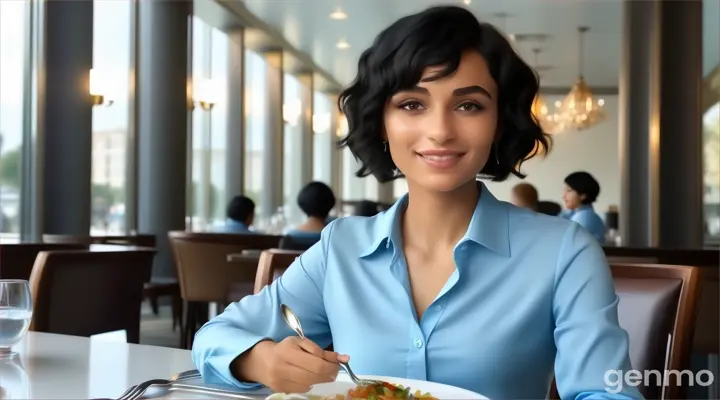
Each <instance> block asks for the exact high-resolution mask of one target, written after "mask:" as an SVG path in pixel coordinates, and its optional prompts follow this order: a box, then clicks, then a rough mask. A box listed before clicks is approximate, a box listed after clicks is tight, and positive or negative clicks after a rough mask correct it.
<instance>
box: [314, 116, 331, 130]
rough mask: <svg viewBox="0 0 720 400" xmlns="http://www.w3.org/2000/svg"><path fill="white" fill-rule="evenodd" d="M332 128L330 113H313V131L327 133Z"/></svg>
mask: <svg viewBox="0 0 720 400" xmlns="http://www.w3.org/2000/svg"><path fill="white" fill-rule="evenodd" d="M329 129H330V113H329V112H326V113H322V114H314V115H313V132H315V133H325V132H327V131H328V130H329Z"/></svg>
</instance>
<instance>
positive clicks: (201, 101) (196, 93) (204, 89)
mask: <svg viewBox="0 0 720 400" xmlns="http://www.w3.org/2000/svg"><path fill="white" fill-rule="evenodd" d="M219 97H220V88H219V86H218V84H217V82H215V81H213V80H212V79H195V80H194V81H193V100H194V102H195V105H196V106H199V107H200V108H201V109H203V110H205V111H210V110H212V108H213V107H214V106H215V104H217V100H218V98H219Z"/></svg>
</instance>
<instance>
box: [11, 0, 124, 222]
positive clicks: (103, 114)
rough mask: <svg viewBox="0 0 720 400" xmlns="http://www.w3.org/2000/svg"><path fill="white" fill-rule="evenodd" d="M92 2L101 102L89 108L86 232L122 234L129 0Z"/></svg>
mask: <svg viewBox="0 0 720 400" xmlns="http://www.w3.org/2000/svg"><path fill="white" fill-rule="evenodd" d="M94 1H95V3H94V4H93V13H94V15H93V70H92V73H91V78H90V79H91V81H90V85H91V90H92V91H94V92H96V93H99V94H102V95H103V97H104V103H103V104H100V105H96V106H95V107H94V108H93V122H92V126H93V135H92V167H91V168H92V175H91V176H92V177H91V182H92V189H91V207H92V209H91V211H90V212H91V224H90V234H92V235H121V234H125V230H126V229H125V198H126V182H125V181H126V171H127V167H128V165H127V161H126V159H127V143H128V131H129V127H130V123H131V121H130V101H129V88H130V87H131V86H130V83H131V82H130V56H131V53H130V52H131V46H130V43H131V42H130V40H131V37H132V32H131V26H132V24H131V22H132V19H131V18H132V13H131V5H132V4H131V0H114V1H107V0H94ZM11 3H12V2H11Z"/></svg>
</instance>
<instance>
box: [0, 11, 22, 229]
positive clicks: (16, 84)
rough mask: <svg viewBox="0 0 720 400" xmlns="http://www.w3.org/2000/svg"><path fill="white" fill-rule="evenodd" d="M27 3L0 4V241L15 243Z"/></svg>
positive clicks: (20, 187)
mask: <svg viewBox="0 0 720 400" xmlns="http://www.w3.org/2000/svg"><path fill="white" fill-rule="evenodd" d="M28 11H29V2H28V1H0V240H8V239H17V238H18V237H19V233H20V208H21V202H22V201H25V200H26V199H23V198H22V179H23V178H22V177H23V174H22V169H23V168H22V155H23V124H24V119H25V117H26V116H25V111H24V110H25V108H24V106H23V103H24V102H25V96H27V93H25V88H24V80H25V78H26V76H25V70H26V65H25V50H26V47H27V46H28V44H29V43H28V42H29V40H28V37H27V35H26V33H25V32H26V29H27V20H28Z"/></svg>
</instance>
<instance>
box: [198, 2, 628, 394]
mask: <svg viewBox="0 0 720 400" xmlns="http://www.w3.org/2000/svg"><path fill="white" fill-rule="evenodd" d="M537 90H538V82H537V78H536V76H535V74H534V72H533V71H532V69H530V67H528V66H527V65H526V64H525V63H524V62H522V61H521V59H520V58H519V57H518V55H517V54H515V52H514V51H513V49H512V47H511V46H510V44H509V43H508V41H507V40H506V39H505V38H504V37H503V36H502V35H501V34H500V33H499V32H498V31H497V30H496V29H495V28H494V27H492V26H491V25H488V24H486V23H481V22H479V21H478V20H477V19H476V18H475V17H474V16H473V15H472V14H471V13H470V12H469V11H468V10H467V9H464V8H460V7H435V8H430V9H427V10H425V11H423V12H421V13H418V14H414V15H410V16H408V17H405V18H402V19H400V20H398V21H397V22H395V23H394V24H392V25H391V26H390V27H389V28H387V29H386V30H384V31H383V32H382V33H380V35H378V37H377V38H376V40H375V42H374V43H373V45H372V46H371V47H370V48H369V49H367V50H366V51H365V52H364V53H363V54H362V56H361V57H360V61H359V64H358V75H357V78H356V79H355V81H354V83H353V84H352V85H351V86H350V87H349V88H348V89H347V90H346V91H345V92H343V93H342V94H341V96H340V100H339V105H340V107H341V108H342V111H343V112H344V113H345V115H346V116H347V119H348V134H347V136H346V137H345V138H344V140H343V144H344V145H345V146H346V148H348V149H349V150H350V151H351V152H352V153H353V155H354V156H355V157H356V158H357V159H358V161H359V163H360V168H359V170H358V171H357V175H358V176H360V177H363V176H369V175H374V177H375V178H376V179H377V180H379V181H381V182H387V181H391V180H393V179H396V178H398V177H400V176H403V175H404V176H405V177H406V178H407V182H408V193H407V194H405V195H404V196H403V197H402V198H400V199H399V200H397V202H396V203H395V204H394V205H393V206H392V207H390V209H389V210H387V211H385V212H382V213H379V214H377V215H375V216H372V217H362V216H351V217H345V218H339V219H336V220H334V221H333V222H331V223H330V224H328V225H327V226H326V227H325V229H324V230H323V232H322V234H321V238H320V241H319V242H318V243H317V244H315V245H314V246H312V247H311V248H310V249H308V250H307V251H306V252H304V253H303V254H302V255H301V256H300V257H298V259H297V260H296V261H295V262H294V263H293V264H292V265H291V266H290V267H289V268H288V269H287V270H286V271H285V273H284V274H283V275H282V276H281V277H280V278H279V279H277V280H276V281H275V282H274V283H273V284H271V285H270V286H267V287H265V288H264V289H263V290H262V291H261V292H259V293H258V294H256V295H254V296H248V297H245V298H243V299H242V300H241V301H239V302H237V303H235V304H232V305H230V306H229V307H228V308H227V309H226V310H225V312H224V313H223V314H221V315H219V316H218V317H216V318H214V319H213V320H211V321H210V322H208V324H206V325H205V326H204V327H203V328H202V329H200V331H198V333H197V336H196V338H195V342H194V348H193V357H194V360H195V363H196V365H197V367H198V369H199V370H200V371H201V372H202V374H203V378H204V379H205V380H206V381H207V382H209V383H224V384H231V385H235V386H237V387H239V388H248V389H249V388H255V387H257V386H259V385H260V384H262V385H266V386H269V387H270V388H271V389H272V390H274V391H277V392H285V393H303V392H307V391H308V390H309V389H310V387H311V386H313V385H317V384H320V383H323V382H331V381H334V380H335V379H336V377H337V373H338V363H339V362H349V363H350V364H351V367H352V370H353V371H355V372H356V373H358V374H362V375H372V376H382V377H388V378H383V380H385V381H388V382H396V379H398V380H399V379H402V378H407V379H412V380H415V381H419V382H425V383H427V382H426V381H429V382H434V383H441V384H445V385H450V386H453V387H456V388H462V389H465V390H468V391H472V392H476V393H479V394H480V395H482V396H486V397H489V398H497V399H540V398H545V396H546V394H547V393H548V386H549V385H548V383H549V382H550V381H551V379H552V376H553V373H554V375H555V377H556V380H557V382H558V388H559V392H560V395H561V396H562V398H566V399H605V400H608V399H617V400H620V399H623V400H627V399H630V398H640V397H641V396H640V395H639V394H638V392H637V390H636V388H634V387H627V388H624V389H623V391H622V392H619V393H614V394H608V393H606V392H605V389H604V388H605V382H604V374H605V371H608V370H617V369H625V368H628V367H629V357H628V339H627V333H626V332H625V331H624V330H623V329H622V328H620V326H619V325H618V315H617V304H618V298H617V296H616V294H615V292H614V285H613V280H612V276H611V274H610V269H609V267H608V265H607V261H606V258H605V255H604V253H603V251H602V248H601V247H600V245H599V244H598V243H597V241H596V240H595V239H594V238H593V236H591V235H590V234H589V233H588V232H587V231H586V230H584V229H582V228H581V227H580V226H579V225H578V224H576V223H574V222H571V221H567V220H565V219H562V218H556V217H551V216H546V215H541V214H537V213H535V212H533V211H530V210H527V209H521V208H518V207H515V206H512V205H510V204H508V203H505V202H501V201H498V200H497V199H495V198H494V197H493V195H492V194H491V193H490V191H489V190H488V189H487V187H486V186H485V185H484V184H482V183H479V182H477V179H478V176H482V177H488V178H489V179H492V180H496V181H502V180H505V179H506V178H507V177H509V176H510V175H516V176H522V175H523V174H522V173H521V171H520V165H521V163H522V161H524V160H525V159H527V158H528V157H529V156H531V155H532V154H533V153H534V150H535V149H536V148H542V150H543V152H546V148H547V147H548V139H547V137H546V136H545V134H544V133H543V131H542V129H541V128H540V127H539V126H538V123H537V121H536V119H535V118H534V117H533V114H532V111H531V107H532V103H533V99H534V98H535V96H536V94H537ZM281 304H285V305H287V306H288V307H290V308H292V309H293V310H294V312H295V314H296V315H297V317H298V318H299V319H300V320H302V325H303V331H304V333H305V335H306V337H307V338H302V339H301V338H299V337H297V336H293V335H292V332H290V331H289V330H288V329H287V328H286V327H285V326H284V324H283V322H282V317H281V313H280V309H279V308H280V305H281ZM331 343H332V346H333V347H332V348H333V349H334V351H328V350H323V349H327V348H328V346H329V345H330V344H331ZM517 382H522V384H521V385H519V384H517ZM398 383H399V382H398ZM411 386H412V387H416V386H414V385H411ZM418 388H419V387H418ZM382 392H383V395H384V394H385V390H384V389H383V390H382ZM388 392H389V393H390V392H392V393H394V391H390V390H389V391H388ZM429 392H430V393H432V395H436V392H435V391H434V390H429ZM353 393H354V394H353ZM353 393H349V397H350V398H353V397H355V396H359V397H360V398H365V397H364V396H365V395H367V398H369V399H370V398H373V397H372V395H375V398H376V399H378V400H379V397H378V396H377V394H378V392H377V391H375V393H370V391H365V392H363V393H360V392H353ZM480 395H478V396H476V397H475V398H481V397H480ZM437 396H438V397H440V398H458V397H454V396H448V397H443V396H442V395H441V394H440V393H438V394H437Z"/></svg>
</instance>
